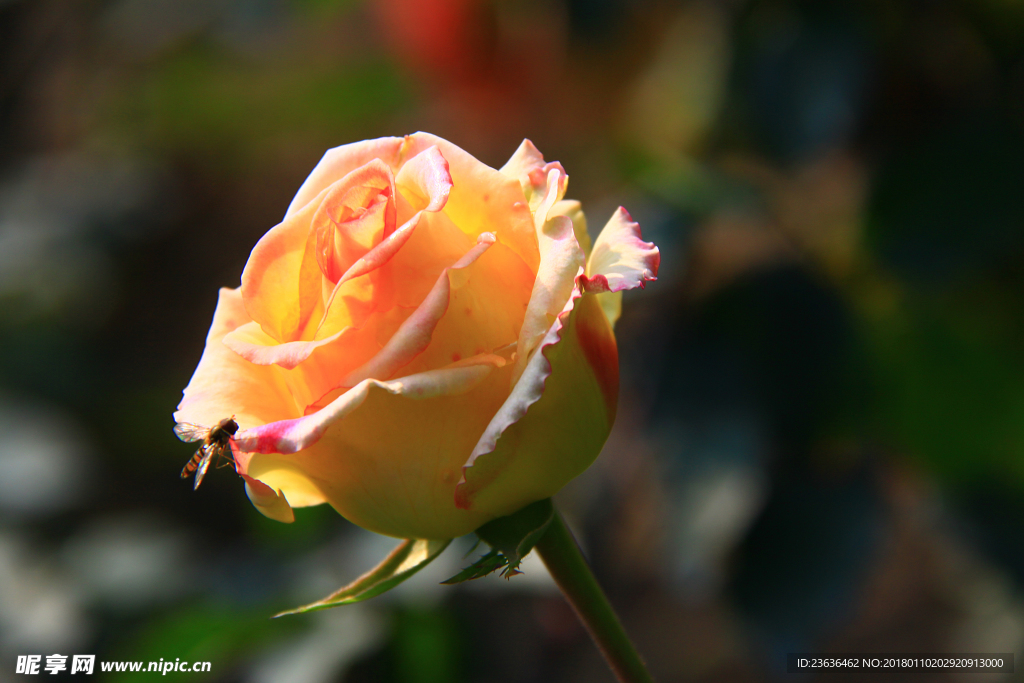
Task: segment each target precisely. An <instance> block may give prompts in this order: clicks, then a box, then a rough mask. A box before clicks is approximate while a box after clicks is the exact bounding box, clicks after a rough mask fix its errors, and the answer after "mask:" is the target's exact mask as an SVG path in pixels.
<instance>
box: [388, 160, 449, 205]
mask: <svg viewBox="0 0 1024 683" xmlns="http://www.w3.org/2000/svg"><path fill="white" fill-rule="evenodd" d="M395 182H396V183H397V184H398V186H399V189H400V190H401V191H402V193H403V194H404V195H405V198H406V199H407V200H409V201H410V203H411V204H412V205H413V206H414V207H418V208H417V210H419V211H440V210H441V209H443V208H444V205H445V204H447V203H448V195H449V193H450V192H451V190H452V176H451V173H450V172H449V170H448V162H447V161H446V160H445V158H444V156H442V155H441V150H439V149H438V148H437V146H436V145H434V146H433V147H428V148H427V149H425V150H423V151H422V152H420V153H419V154H417V155H416V156H414V157H413V158H412V159H410V160H409V161H407V162H405V164H403V166H402V168H401V170H399V171H398V175H397V176H396V177H395ZM414 200H415V201H414Z"/></svg>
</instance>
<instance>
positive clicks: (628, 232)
mask: <svg viewBox="0 0 1024 683" xmlns="http://www.w3.org/2000/svg"><path fill="white" fill-rule="evenodd" d="M660 264H661V253H660V252H659V250H658V248H657V247H656V246H654V244H652V243H651V242H644V241H643V239H641V235H640V225H639V224H638V223H636V222H635V221H634V220H633V218H632V217H631V216H630V215H629V213H628V212H627V211H626V210H625V209H624V208H622V207H621V206H620V207H619V208H618V209H617V210H616V211H615V213H614V214H612V217H611V218H610V219H609V220H608V223H607V224H606V225H605V226H604V229H603V230H601V234H600V235H598V237H597V240H596V241H595V242H594V248H593V250H592V251H591V252H590V259H589V261H588V263H587V274H586V275H584V276H583V277H582V278H581V283H582V285H583V289H584V290H585V291H586V292H587V293H588V294H590V293H599V292H621V291H623V290H626V289H634V288H636V287H640V288H643V287H644V284H645V283H647V282H650V281H652V280H657V279H658V266H659V265H660Z"/></svg>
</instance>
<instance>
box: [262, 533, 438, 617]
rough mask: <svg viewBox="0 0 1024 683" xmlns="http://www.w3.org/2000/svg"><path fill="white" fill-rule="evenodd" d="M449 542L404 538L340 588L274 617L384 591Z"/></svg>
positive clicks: (424, 562)
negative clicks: (380, 558) (380, 559)
mask: <svg viewBox="0 0 1024 683" xmlns="http://www.w3.org/2000/svg"><path fill="white" fill-rule="evenodd" d="M449 543H451V540H450V539H449V540H444V541H428V540H424V539H406V540H404V541H402V542H401V543H400V544H399V545H398V547H396V548H395V549H394V550H392V551H391V553H390V554H389V555H388V556H387V557H386V558H384V561H383V562H381V563H380V564H379V565H377V566H376V567H374V568H373V569H371V570H370V571H368V572H366V573H365V574H363V575H362V576H360V577H359V578H358V579H356V580H355V581H353V582H352V583H350V584H349V585H347V586H345V587H344V588H342V589H340V590H337V591H335V592H334V593H331V594H330V595H328V596H327V597H326V598H323V599H322V600H317V601H316V602H311V603H309V604H308V605H303V606H302V607H296V608H295V609H292V610H287V611H285V612H281V613H280V614H275V615H274V618H277V617H283V616H285V615H287V614H302V613H304V612H313V611H315V610H320V609H327V608H328V607H337V606H338V605H350V604H352V603H354V602H362V601H363V600H367V599H369V598H372V597H374V596H377V595H380V594H381V593H385V592H387V591H389V590H391V589H392V588H394V587H395V586H397V585H398V584H400V583H402V582H403V581H405V580H406V579H408V578H409V577H410V576H412V575H413V574H415V573H416V572H418V571H419V570H421V569H423V568H424V567H426V566H427V565H428V564H430V563H431V562H432V561H433V560H434V558H435V557H437V556H438V555H440V554H441V552H442V551H443V550H444V549H445V548H447V547H448V544H449Z"/></svg>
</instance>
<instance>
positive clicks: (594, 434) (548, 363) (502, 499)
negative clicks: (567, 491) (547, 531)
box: [455, 289, 619, 515]
mask: <svg viewBox="0 0 1024 683" xmlns="http://www.w3.org/2000/svg"><path fill="white" fill-rule="evenodd" d="M618 377H619V373H618V352H617V349H616V345H615V336H614V335H613V334H612V332H611V327H610V326H609V325H608V322H607V320H606V319H605V316H604V314H603V313H602V311H601V309H600V306H599V305H598V303H597V302H596V301H595V300H594V298H593V297H583V296H582V294H581V293H580V291H579V290H578V289H576V290H574V292H573V295H572V297H570V300H569V301H568V303H566V305H565V307H564V309H563V310H562V312H561V313H560V314H559V316H558V317H557V318H556V319H555V321H554V323H553V324H552V325H551V327H550V329H549V330H548V331H547V334H546V335H545V336H544V339H543V341H542V343H541V345H540V348H539V349H538V351H537V353H535V354H534V355H533V357H532V358H531V360H530V362H529V364H528V365H527V367H526V370H525V371H524V372H523V374H522V377H521V378H520V379H519V382H518V383H517V384H516V385H515V387H514V388H513V389H512V393H511V394H510V396H509V398H508V400H506V401H505V403H504V404H503V405H502V406H501V408H500V409H499V410H498V411H497V413H496V414H495V416H494V418H493V419H492V420H491V422H490V424H488V426H487V429H486V430H485V432H484V434H483V436H482V437H481V438H480V440H479V442H478V443H477V445H476V447H475V448H474V449H473V452H472V454H471V456H470V458H469V460H468V461H467V462H466V464H465V466H464V467H463V478H462V480H461V481H460V482H459V486H458V488H457V489H456V496H455V502H456V505H457V506H458V507H459V508H462V509H471V510H478V511H481V512H486V513H488V514H493V515H506V514H510V513H512V512H514V511H515V510H517V509H519V508H520V507H522V506H523V505H525V504H527V503H529V502H532V501H535V500H540V499H542V498H547V497H549V496H551V495H553V494H554V493H556V492H557V491H558V490H560V489H561V488H562V487H563V486H564V485H565V484H566V483H568V482H569V481H570V480H571V479H572V478H573V477H575V476H577V475H578V474H579V473H581V472H582V471H583V470H585V469H586V468H587V467H589V466H590V463H591V462H593V460H594V458H596V457H597V454H598V453H599V452H600V450H601V446H602V445H603V444H604V442H605V439H607V437H608V433H609V432H610V430H611V426H612V423H613V422H614V419H615V409H616V405H617V397H618Z"/></svg>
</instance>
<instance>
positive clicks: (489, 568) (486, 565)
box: [441, 550, 508, 586]
mask: <svg viewBox="0 0 1024 683" xmlns="http://www.w3.org/2000/svg"><path fill="white" fill-rule="evenodd" d="M507 564H508V558H507V557H505V556H504V555H502V554H501V553H499V552H498V551H497V550H492V551H490V552H489V553H487V554H486V555H483V556H481V557H480V559H478V560H477V561H476V562H474V563H473V564H471V565H469V566H468V567H466V568H465V569H463V570H462V571H461V572H459V573H458V574H456V575H455V576H453V577H452V578H450V579H448V580H447V581H442V582H441V583H442V584H443V585H445V586H451V585H454V584H456V583H462V582H463V581H471V580H473V579H479V578H483V577H484V576H487V575H488V574H490V573H491V572H493V571H495V570H497V569H501V568H502V567H504V566H505V565H507Z"/></svg>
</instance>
